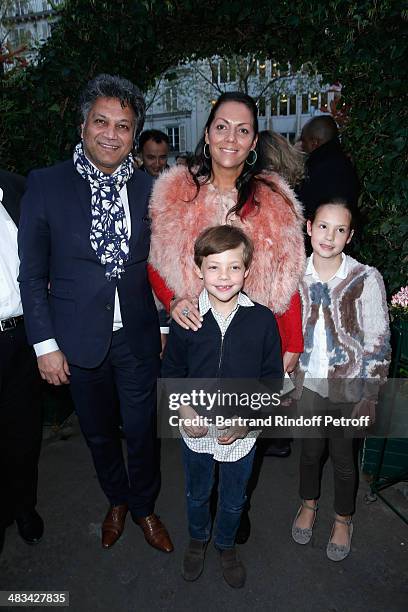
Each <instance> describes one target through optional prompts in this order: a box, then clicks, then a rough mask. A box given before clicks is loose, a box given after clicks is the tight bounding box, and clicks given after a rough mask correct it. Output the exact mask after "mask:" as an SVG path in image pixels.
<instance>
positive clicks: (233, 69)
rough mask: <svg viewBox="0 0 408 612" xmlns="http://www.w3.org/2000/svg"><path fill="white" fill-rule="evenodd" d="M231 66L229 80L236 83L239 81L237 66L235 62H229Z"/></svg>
mask: <svg viewBox="0 0 408 612" xmlns="http://www.w3.org/2000/svg"><path fill="white" fill-rule="evenodd" d="M228 64H229V80H230V82H234V81H236V80H237V64H236V62H234V61H233V60H230V61H229V62H228Z"/></svg>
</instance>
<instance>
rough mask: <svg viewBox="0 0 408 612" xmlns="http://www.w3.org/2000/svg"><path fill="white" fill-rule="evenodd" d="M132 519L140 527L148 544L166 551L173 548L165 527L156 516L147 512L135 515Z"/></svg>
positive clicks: (168, 551) (170, 550)
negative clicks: (144, 514)
mask: <svg viewBox="0 0 408 612" xmlns="http://www.w3.org/2000/svg"><path fill="white" fill-rule="evenodd" d="M134 521H135V523H136V524H137V525H139V527H141V528H142V531H143V533H144V537H145V540H146V542H147V543H148V544H150V546H153V547H154V548H157V549H158V550H161V551H162V552H167V553H170V552H172V550H174V546H173V543H172V541H171V540H170V536H169V534H168V532H167V529H166V527H165V526H164V525H163V523H162V522H161V520H160V519H159V517H158V516H156V515H155V514H149V516H140V517H137V518H135V519H134Z"/></svg>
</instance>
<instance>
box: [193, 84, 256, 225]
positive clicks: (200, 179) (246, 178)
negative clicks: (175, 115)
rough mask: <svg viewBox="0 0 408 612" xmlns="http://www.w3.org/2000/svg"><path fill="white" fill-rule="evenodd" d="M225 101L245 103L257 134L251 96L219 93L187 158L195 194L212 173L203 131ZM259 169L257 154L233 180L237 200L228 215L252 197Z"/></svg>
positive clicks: (228, 92)
mask: <svg viewBox="0 0 408 612" xmlns="http://www.w3.org/2000/svg"><path fill="white" fill-rule="evenodd" d="M225 102H239V103H240V104H245V106H246V107H247V108H248V109H249V110H250V112H251V115H252V126H253V129H254V138H255V136H257V134H258V109H257V106H256V104H255V101H254V99H253V98H251V96H248V95H247V94H245V93H242V92H241V91H227V92H225V93H223V94H221V96H220V97H219V98H218V100H217V101H216V103H215V104H214V106H213V107H212V109H211V112H210V115H209V117H208V119H207V123H206V124H205V127H204V132H203V135H202V137H201V139H200V141H199V143H198V145H197V147H196V150H195V157H194V158H193V159H191V160H189V164H188V169H189V172H190V174H191V176H192V178H193V181H194V183H195V185H196V187H197V194H198V192H199V191H200V186H201V185H203V184H205V183H207V182H208V181H209V180H210V178H211V173H212V160H211V158H209V159H208V158H206V157H205V155H204V145H205V133H206V131H207V130H209V129H210V126H211V124H212V122H213V121H214V117H215V113H216V112H217V110H218V109H219V108H220V106H221V105H222V104H224V103H225ZM255 151H256V152H257V154H258V151H257V147H255ZM257 156H258V155H257ZM261 171H262V168H261V166H260V162H259V156H258V159H257V161H256V162H255V163H254V164H253V165H252V166H251V165H249V164H247V163H245V164H244V167H243V168H242V172H241V174H240V175H239V177H238V178H237V180H236V181H235V187H236V188H237V191H238V200H237V203H236V205H235V206H234V207H233V208H232V209H231V210H230V211H229V212H228V214H229V215H230V214H233V213H236V214H239V212H240V211H241V209H242V207H243V206H244V204H245V203H246V202H248V201H249V200H250V199H251V198H252V197H253V193H254V189H255V185H254V181H255V176H256V175H257V174H259V173H260V172H261ZM197 194H196V195H197Z"/></svg>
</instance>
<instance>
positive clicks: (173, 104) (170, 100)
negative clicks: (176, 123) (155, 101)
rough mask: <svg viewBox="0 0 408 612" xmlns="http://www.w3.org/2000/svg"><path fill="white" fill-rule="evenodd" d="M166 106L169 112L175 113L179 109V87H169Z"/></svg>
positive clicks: (166, 94)
mask: <svg viewBox="0 0 408 612" xmlns="http://www.w3.org/2000/svg"><path fill="white" fill-rule="evenodd" d="M165 107H166V111H167V112H168V113H173V112H174V111H176V110H177V89H176V88H175V87H167V89H166V92H165Z"/></svg>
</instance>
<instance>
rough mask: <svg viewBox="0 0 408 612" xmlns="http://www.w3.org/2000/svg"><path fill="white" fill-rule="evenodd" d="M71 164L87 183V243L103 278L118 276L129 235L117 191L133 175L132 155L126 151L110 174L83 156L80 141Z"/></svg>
mask: <svg viewBox="0 0 408 612" xmlns="http://www.w3.org/2000/svg"><path fill="white" fill-rule="evenodd" d="M74 166H75V168H76V170H77V171H78V172H79V174H80V175H81V176H82V177H83V178H84V179H85V180H86V181H88V183H89V184H90V186H91V213H92V223H91V231H90V234H89V237H90V240H91V246H92V248H93V250H94V251H95V253H96V255H97V256H98V258H99V260H100V262H101V264H102V265H103V266H105V276H106V278H107V279H108V280H110V279H111V278H114V277H117V278H120V277H121V274H123V272H124V271H125V268H124V263H125V261H127V260H128V258H129V237H128V232H127V223H126V216H125V211H124V208H123V203H122V200H121V199H120V196H119V192H120V190H121V189H122V187H123V185H125V184H126V183H127V181H128V180H129V179H130V177H131V176H132V174H133V170H134V166H133V161H132V156H131V155H130V154H129V155H128V156H127V158H126V159H125V160H124V161H123V162H122V164H121V165H120V166H119V167H118V168H117V169H116V170H115V172H114V173H113V174H105V173H104V172H101V171H100V170H98V169H97V168H95V166H93V165H92V164H91V162H90V161H89V160H88V159H87V158H86V157H85V153H84V149H83V146H82V142H80V143H79V144H77V146H76V147H75V151H74Z"/></svg>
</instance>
